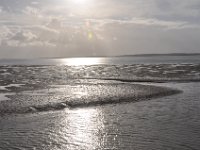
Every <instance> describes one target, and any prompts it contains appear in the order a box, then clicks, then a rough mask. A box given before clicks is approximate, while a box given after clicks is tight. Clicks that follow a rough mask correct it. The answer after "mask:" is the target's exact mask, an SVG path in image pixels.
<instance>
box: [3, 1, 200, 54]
mask: <svg viewBox="0 0 200 150" xmlns="http://www.w3.org/2000/svg"><path fill="white" fill-rule="evenodd" d="M77 3H78V2H77ZM77 3H72V0H43V1H37V0H30V1H27V0H11V1H7V0H2V1H0V18H1V19H0V56H1V58H15V57H17V58H24V57H26V58H27V57H28V58H29V57H69V56H92V55H120V54H136V53H173V52H200V49H199V47H200V42H199V39H200V21H199V20H200V2H199V0H191V1H190V2H188V0H148V2H147V1H146V0H134V1H133V0H123V1H121V0H102V1H97V0H86V1H84V2H82V3H78V4H77Z"/></svg>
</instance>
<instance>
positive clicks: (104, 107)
mask: <svg viewBox="0 0 200 150" xmlns="http://www.w3.org/2000/svg"><path fill="white" fill-rule="evenodd" d="M183 58H184V57H183ZM183 58H182V59H177V58H176V59H175V58H173V57H172V58H171V60H170V59H169V57H168V58H167V59H165V60H160V58H158V57H157V59H156V60H153V62H152V61H151V59H152V57H148V59H146V62H151V63H144V60H145V59H143V60H141V58H140V61H141V63H139V64H135V63H134V61H135V60H133V58H132V59H126V61H127V63H125V62H123V59H124V58H123V59H122V60H120V59H119V60H117V61H116V59H117V58H113V59H111V58H109V59H108V58H107V60H109V61H111V60H112V63H105V62H104V63H105V64H101V63H100V62H98V60H95V59H94V58H93V59H92V60H93V61H92V62H91V61H88V62H86V64H85V65H82V66H80V65H78V63H77V59H74V60H73V61H72V60H71V61H69V60H68V61H69V62H71V64H68V65H61V64H62V63H61V64H60V63H58V62H61V60H59V61H58V62H54V63H55V64H56V65H55V64H54V65H53V64H51V65H49V64H48V66H45V65H44V64H43V65H41V64H40V65H36V64H37V63H35V65H34V63H33V62H36V61H35V60H34V61H33V62H32V61H30V62H29V63H30V65H28V64H26V63H27V61H24V62H23V63H24V64H23V65H19V64H20V63H21V62H20V63H19V62H18V63H17V62H16V61H8V62H10V64H12V65H8V64H7V65H3V66H0V149H3V150H4V149H8V150H9V149H10V150H11V149H42V150H43V149H44V150H45V149H52V150H57V149H72V150H73V149H130V150H132V149H138V150H151V149H152V150H154V149H167V150H174V149H175V150H176V149H177V150H179V149H180V150H190V149H192V150H193V149H200V144H199V141H200V99H199V91H200V82H199V81H200V63H199V59H198V58H197V57H195V56H193V57H192V58H195V59H192V58H187V59H186V58H184V59H185V60H184V59H183ZM159 60H160V61H159ZM62 61H63V60H62ZM84 61H85V60H84V59H82V62H84ZM124 61H125V59H124ZM3 62H4V63H5V61H3ZM47 62H48V63H49V60H48V61H47ZM50 62H51V63H52V60H50ZM64 62H65V63H64V64H66V60H64ZM69 62H68V63H69ZM78 62H79V61H78ZM117 62H121V64H120V63H117ZM158 62H159V63H158ZM163 62H167V63H163ZM184 62H185V63H184ZM1 63H2V62H1V61H0V64H1ZM13 63H16V65H14V64H13ZM38 63H41V62H38ZM79 63H80V62H79ZM90 63H92V64H90ZM25 64H26V65H25Z"/></svg>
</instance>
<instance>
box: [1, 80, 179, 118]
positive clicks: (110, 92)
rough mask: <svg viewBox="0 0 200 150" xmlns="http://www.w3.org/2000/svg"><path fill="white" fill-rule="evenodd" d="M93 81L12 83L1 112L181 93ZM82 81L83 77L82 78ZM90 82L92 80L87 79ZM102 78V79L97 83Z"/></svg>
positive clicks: (83, 105) (41, 109) (62, 107)
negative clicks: (37, 85) (29, 85)
mask: <svg viewBox="0 0 200 150" xmlns="http://www.w3.org/2000/svg"><path fill="white" fill-rule="evenodd" d="M94 81H95V82H98V84H95V83H93V84H92V83H87V84H86V83H79V84H78V83H77V84H68V85H51V86H48V87H45V88H44V89H42V88H41V87H40V88H39V89H37V88H35V89H32V90H27V89H26V90H24V87H22V88H20V86H23V85H20V86H19V85H12V86H7V87H12V90H10V91H9V93H8V91H7V92H6V93H5V96H4V97H5V98H4V99H5V100H3V98H2V100H1V102H0V104H1V105H0V114H1V115H4V114H10V113H31V112H40V111H49V110H59V109H64V108H66V107H69V108H70V109H73V108H76V107H92V106H96V105H105V104H114V103H124V102H139V101H143V100H149V99H152V98H156V97H162V96H168V95H172V94H178V93H180V90H177V89H172V88H166V87H156V86H151V85H140V84H128V83H119V82H112V83H111V82H110V83H109V81H104V83H103V81H101V80H99V81H98V80H94ZM84 82H85V80H84ZM90 82H92V81H90ZM100 82H102V83H100ZM16 91H17V92H16Z"/></svg>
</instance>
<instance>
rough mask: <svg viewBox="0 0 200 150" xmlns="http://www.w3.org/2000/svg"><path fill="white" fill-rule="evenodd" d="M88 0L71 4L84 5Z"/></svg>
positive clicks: (74, 0)
mask: <svg viewBox="0 0 200 150" xmlns="http://www.w3.org/2000/svg"><path fill="white" fill-rule="evenodd" d="M87 1H88V0H73V2H74V3H75V4H77V5H82V4H86V3H87Z"/></svg>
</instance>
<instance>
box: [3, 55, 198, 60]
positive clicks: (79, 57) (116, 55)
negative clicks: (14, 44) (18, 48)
mask: <svg viewBox="0 0 200 150" xmlns="http://www.w3.org/2000/svg"><path fill="white" fill-rule="evenodd" d="M195 55H200V53H166V54H156V53H155V54H133V55H132V54H130V55H128V54H127V55H116V56H115V55H113V56H111V55H110V56H103V55H102V56H76V57H75V56H69V57H35V58H0V60H37V59H38V60H39V59H71V58H99V57H104V58H109V57H112V58H113V57H114V58H115V57H116V58H117V57H152V56H155V57H156V56H195Z"/></svg>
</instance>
